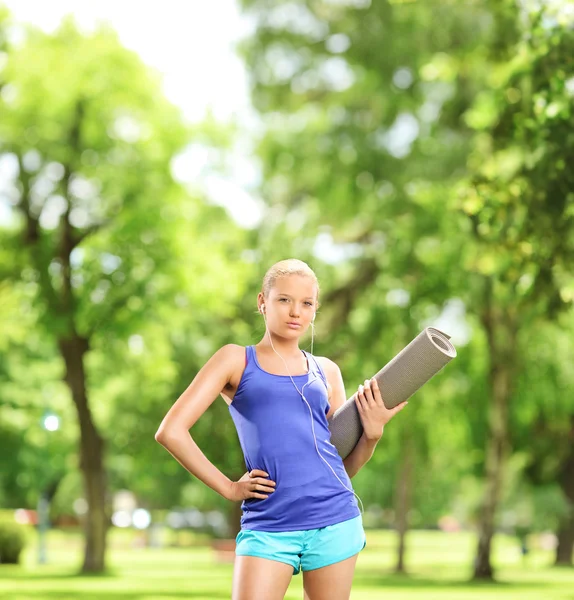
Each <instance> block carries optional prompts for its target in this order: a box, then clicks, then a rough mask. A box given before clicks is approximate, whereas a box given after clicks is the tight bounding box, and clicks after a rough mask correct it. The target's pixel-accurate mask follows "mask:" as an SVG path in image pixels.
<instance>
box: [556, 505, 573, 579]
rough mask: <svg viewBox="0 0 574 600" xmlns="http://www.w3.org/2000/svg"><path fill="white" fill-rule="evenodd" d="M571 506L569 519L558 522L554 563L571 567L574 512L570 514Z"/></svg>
mask: <svg viewBox="0 0 574 600" xmlns="http://www.w3.org/2000/svg"><path fill="white" fill-rule="evenodd" d="M573 512H574V511H572V508H571V509H570V515H569V519H568V521H567V522H566V521H565V522H563V523H561V524H560V529H559V530H558V534H557V535H558V546H557V548H556V561H555V563H554V564H555V565H557V566H558V565H560V566H565V567H571V566H573V564H572V552H573V551H574V514H572V513H573Z"/></svg>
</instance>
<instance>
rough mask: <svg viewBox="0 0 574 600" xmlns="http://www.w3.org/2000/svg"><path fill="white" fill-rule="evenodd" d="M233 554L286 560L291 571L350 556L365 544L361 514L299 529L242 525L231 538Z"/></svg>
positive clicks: (307, 568) (329, 562) (311, 567)
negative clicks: (331, 522) (232, 539)
mask: <svg viewBox="0 0 574 600" xmlns="http://www.w3.org/2000/svg"><path fill="white" fill-rule="evenodd" d="M235 541H236V543H237V544H236V547H235V554H236V555H237V556H259V557H260V558H268V559H270V560H277V561H279V562H283V563H286V564H288V565H291V566H292V567H293V575H297V574H298V573H299V571H300V570H301V569H303V571H312V570H313V569H320V568H321V567H326V566H328V565H332V564H333V563H336V562H339V561H341V560H345V559H347V558H350V557H351V556H353V555H355V554H357V553H359V552H360V551H361V550H362V549H363V548H364V547H365V546H366V545H367V538H366V536H365V531H364V529H363V519H362V515H359V516H358V517H354V518H353V519H348V520H347V521H342V522H341V523H336V524H335V525H327V526H326V527H320V528H319V529H305V530H303V531H255V530H253V529H242V530H241V531H240V532H239V533H238V534H237V537H236V538H235Z"/></svg>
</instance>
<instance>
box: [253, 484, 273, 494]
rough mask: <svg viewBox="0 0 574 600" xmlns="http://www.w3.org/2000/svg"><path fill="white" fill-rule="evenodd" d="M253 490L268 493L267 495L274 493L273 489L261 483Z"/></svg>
mask: <svg viewBox="0 0 574 600" xmlns="http://www.w3.org/2000/svg"><path fill="white" fill-rule="evenodd" d="M253 489H254V490H258V491H260V492H268V493H269V494H272V493H273V492H274V491H275V489H274V488H272V487H269V486H268V485H263V484H261V483H258V484H256V485H255V487H254V488H253Z"/></svg>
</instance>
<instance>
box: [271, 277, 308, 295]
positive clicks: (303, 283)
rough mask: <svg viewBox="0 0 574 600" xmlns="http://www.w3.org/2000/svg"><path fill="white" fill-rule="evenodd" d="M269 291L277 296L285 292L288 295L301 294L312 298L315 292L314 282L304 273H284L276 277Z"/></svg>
mask: <svg viewBox="0 0 574 600" xmlns="http://www.w3.org/2000/svg"><path fill="white" fill-rule="evenodd" d="M271 293H272V294H274V295H276V296H279V295H280V294H285V295H288V296H302V297H309V298H314V297H315V296H316V294H317V288H316V286H315V282H314V281H313V280H312V279H311V278H310V277H305V276H304V275H286V276H283V277H278V278H277V280H276V281H275V285H274V286H273V288H272V289H271Z"/></svg>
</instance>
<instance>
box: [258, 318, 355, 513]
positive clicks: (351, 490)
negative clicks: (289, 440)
mask: <svg viewBox="0 0 574 600" xmlns="http://www.w3.org/2000/svg"><path fill="white" fill-rule="evenodd" d="M260 312H261V314H262V315H263V320H264V321H265V331H266V333H268V335H269V341H270V342H271V347H272V348H273V352H275V354H277V356H278V357H279V358H280V359H281V360H282V361H283V364H284V365H285V369H287V373H288V374H289V378H290V379H291V382H292V383H293V385H294V387H295V389H296V390H297V391H298V392H299V395H300V396H301V398H303V400H304V401H305V404H306V405H307V407H308V408H309V413H310V415H311V429H312V431H313V440H314V441H315V449H316V450H317V454H318V455H319V458H320V459H321V460H322V461H323V462H324V463H325V464H326V465H327V466H328V467H329V469H331V471H333V475H335V477H336V478H337V479H338V480H339V482H340V483H341V485H342V486H343V487H344V488H345V489H346V490H348V491H349V492H352V493H353V494H354V495H355V496H356V497H357V499H358V500H359V502H360V503H361V508H362V510H361V514H364V512H365V510H364V506H363V502H362V500H361V498H359V496H358V495H357V494H356V493H355V491H354V490H353V489H352V488H348V487H347V486H346V485H345V484H344V483H343V482H342V481H341V479H340V478H339V476H338V475H337V473H335V470H334V469H333V467H332V466H331V465H330V464H329V463H328V462H327V461H326V460H325V459H324V458H323V456H322V455H321V452H320V451H319V447H318V446H317V437H316V436H315V425H314V423H313V421H314V419H313V410H312V408H311V406H310V404H309V402H307V398H305V396H304V394H303V390H304V389H305V386H306V385H309V384H310V383H312V381H315V380H314V379H313V380H311V381H308V382H307V383H306V384H305V385H304V386H303V387H302V388H301V389H299V388H298V387H297V385H296V384H295V381H294V380H293V377H291V373H289V368H288V367H287V363H286V362H285V359H284V358H283V357H282V356H281V355H280V354H279V352H277V350H275V346H274V345H273V340H272V339H271V333H269V330H268V329H267V319H266V318H265V313H264V312H263V311H262V310H261V311H260ZM311 326H313V322H311ZM314 331H315V330H314V328H313V333H314ZM311 354H313V338H311ZM308 362H309V370H310V369H311V361H308Z"/></svg>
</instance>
